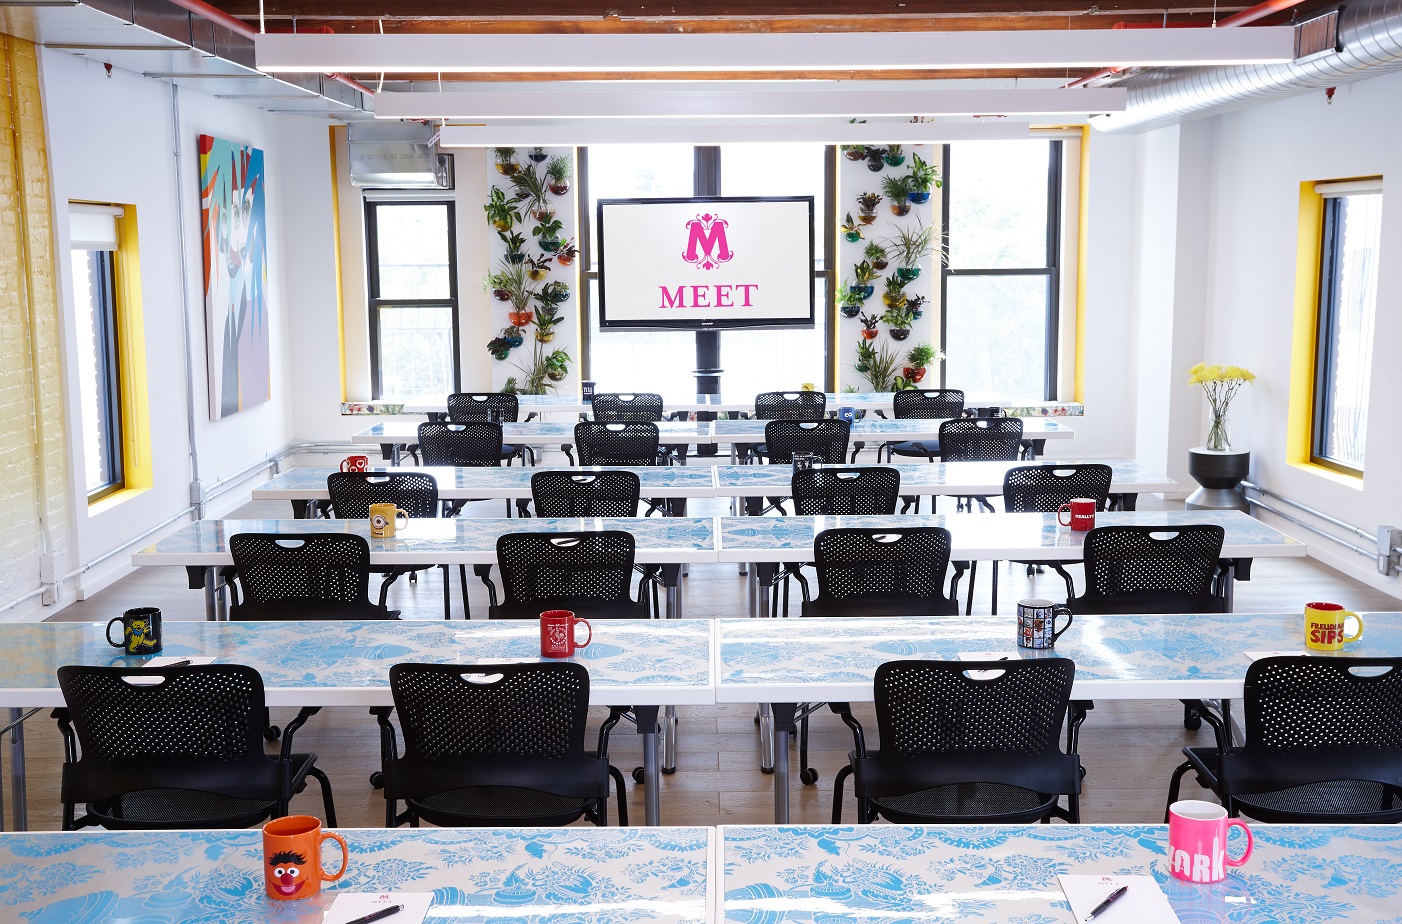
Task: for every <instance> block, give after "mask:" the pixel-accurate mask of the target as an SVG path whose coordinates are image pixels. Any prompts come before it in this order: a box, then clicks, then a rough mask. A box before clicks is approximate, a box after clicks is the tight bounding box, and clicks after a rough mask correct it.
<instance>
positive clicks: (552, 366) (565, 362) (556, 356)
mask: <svg viewBox="0 0 1402 924" xmlns="http://www.w3.org/2000/svg"><path fill="white" fill-rule="evenodd" d="M570 362H571V360H570V354H568V353H566V352H565V351H564V350H555V351H554V352H553V353H549V354H547V355H546V357H545V373H546V375H547V376H549V378H550V379H551V380H552V381H555V382H558V381H560V379H563V378H564V377H565V376H566V375H567V374H569V371H570V368H569V367H570Z"/></svg>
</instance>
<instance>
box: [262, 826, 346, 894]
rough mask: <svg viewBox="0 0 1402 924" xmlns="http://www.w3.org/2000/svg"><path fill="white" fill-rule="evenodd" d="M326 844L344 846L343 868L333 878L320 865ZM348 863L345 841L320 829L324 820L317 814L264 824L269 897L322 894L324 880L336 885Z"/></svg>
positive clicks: (265, 864) (264, 861) (264, 851)
mask: <svg viewBox="0 0 1402 924" xmlns="http://www.w3.org/2000/svg"><path fill="white" fill-rule="evenodd" d="M326 841H336V842H337V843H338V844H340V845H341V868H340V869H339V870H337V871H336V874H335V875H334V876H333V875H332V874H330V873H328V872H327V871H326V870H325V869H324V868H323V867H322V865H321V845H322V844H324V843H325V842H326ZM349 863H350V851H349V850H347V849H346V839H345V838H344V837H341V835H339V834H336V833H334V832H332V831H323V830H321V819H319V818H317V817H315V816H314V815H287V816H285V817H283V818H274V819H273V820H272V821H270V822H268V823H267V824H265V825H263V884H264V886H265V887H266V891H267V893H268V897H269V898H276V899H279V900H281V901H294V900H296V899H299V898H311V897H312V896H313V895H315V894H317V893H318V892H320V891H321V883H322V881H323V880H325V881H326V882H335V881H336V880H337V879H340V878H341V877H342V876H344V875H345V874H346V867H347V866H348V865H349Z"/></svg>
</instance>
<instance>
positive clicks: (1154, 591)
mask: <svg viewBox="0 0 1402 924" xmlns="http://www.w3.org/2000/svg"><path fill="white" fill-rule="evenodd" d="M1225 534H1226V533H1225V530H1223V529H1222V527H1220V526H1211V525H1205V524H1194V525H1186V526H1183V525H1179V526H1169V525H1164V526H1102V527H1098V528H1096V529H1092V530H1091V531H1090V532H1088V533H1086V538H1085V551H1084V555H1085V573H1086V590H1085V593H1084V594H1083V595H1082V596H1080V597H1076V598H1074V599H1073V600H1070V601H1068V603H1069V604H1070V606H1071V608H1072V610H1073V611H1075V612H1077V613H1218V612H1222V611H1223V609H1224V606H1225V601H1224V600H1223V598H1222V597H1220V596H1218V595H1216V594H1215V593H1214V591H1215V589H1216V588H1215V582H1216V578H1217V575H1218V572H1219V570H1220V561H1221V557H1222V541H1223V539H1224V538H1225Z"/></svg>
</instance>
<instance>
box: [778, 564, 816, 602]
mask: <svg viewBox="0 0 1402 924" xmlns="http://www.w3.org/2000/svg"><path fill="white" fill-rule="evenodd" d="M784 570H785V571H786V572H788V575H789V577H791V578H793V579H794V580H795V581H798V592H799V593H801V594H802V595H803V602H804V603H812V602H813V598H812V596H810V594H809V592H808V591H809V587H808V578H806V577H804V576H803V565H802V564H799V563H798V562H787V563H785V565H784ZM775 583H776V584H777V583H778V581H777V580H776V581H775Z"/></svg>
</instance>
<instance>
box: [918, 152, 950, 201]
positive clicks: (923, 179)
mask: <svg viewBox="0 0 1402 924" xmlns="http://www.w3.org/2000/svg"><path fill="white" fill-rule="evenodd" d="M909 175H910V189H911V192H918V193H927V192H929V191H930V190H931V189H933V188H936V187H940V186H943V185H944V181H943V180H941V179H940V171H939V168H938V167H936V166H935V165H934V164H927V163H925V161H923V160H921V158H920V155H919V154H915V153H912V154H911V155H910V174H909Z"/></svg>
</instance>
